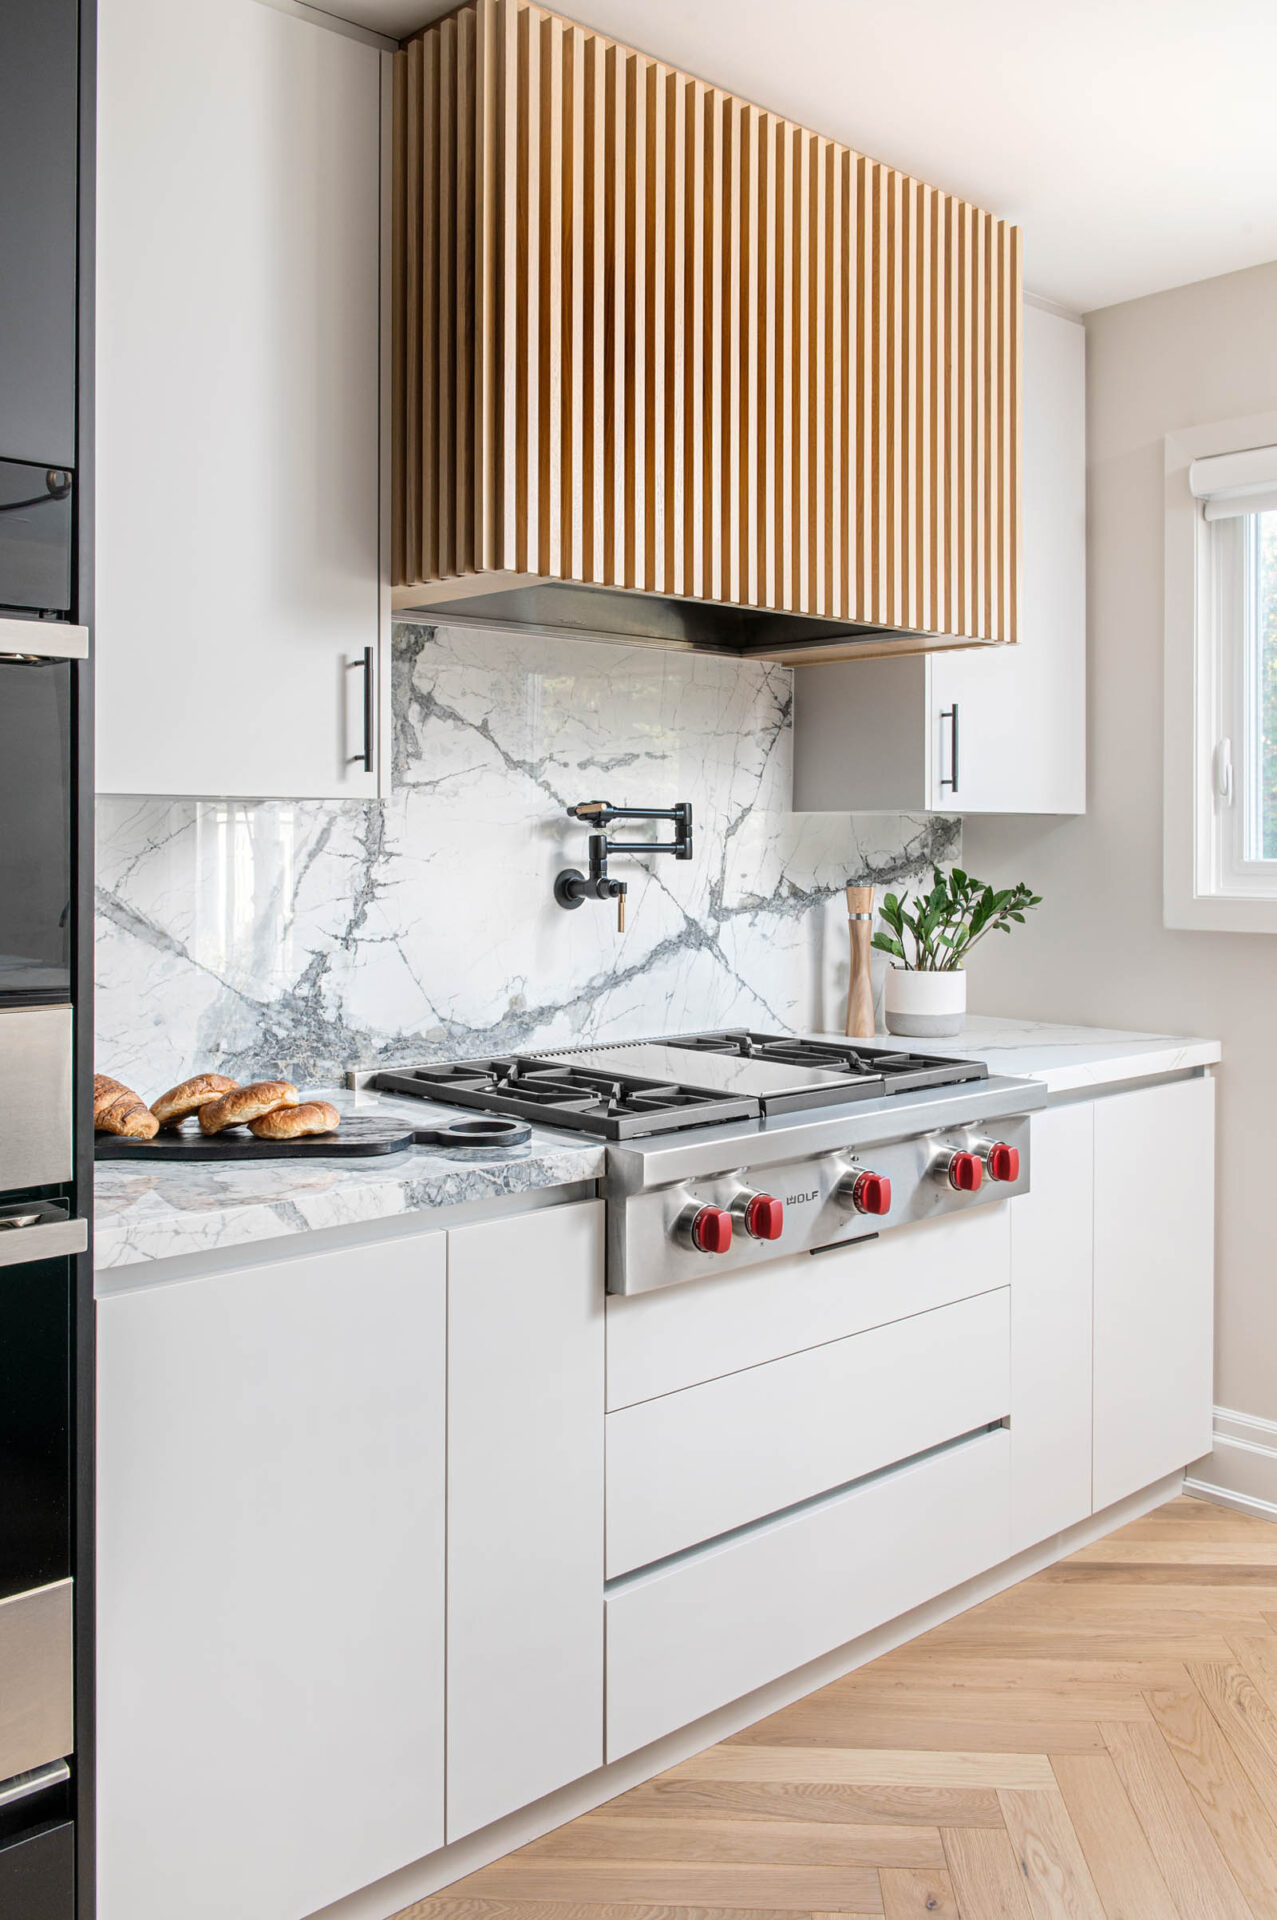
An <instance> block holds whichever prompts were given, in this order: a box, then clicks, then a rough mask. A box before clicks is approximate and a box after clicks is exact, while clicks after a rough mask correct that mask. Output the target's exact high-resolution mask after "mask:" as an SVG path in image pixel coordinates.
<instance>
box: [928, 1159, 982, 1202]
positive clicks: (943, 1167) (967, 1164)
mask: <svg viewBox="0 0 1277 1920" xmlns="http://www.w3.org/2000/svg"><path fill="white" fill-rule="evenodd" d="M939 1170H940V1172H941V1173H942V1174H943V1175H944V1177H945V1179H946V1180H947V1181H948V1182H949V1185H950V1186H951V1187H953V1188H954V1189H955V1190H956V1191H957V1192H958V1193H977V1192H978V1191H979V1189H980V1183H981V1181H982V1180H983V1179H984V1162H983V1160H982V1159H981V1158H980V1156H979V1154H978V1153H950V1154H948V1155H942V1156H941V1160H940V1168H939Z"/></svg>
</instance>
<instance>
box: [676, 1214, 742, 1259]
mask: <svg viewBox="0 0 1277 1920" xmlns="http://www.w3.org/2000/svg"><path fill="white" fill-rule="evenodd" d="M687 1237H688V1239H689V1240H690V1241H691V1243H692V1245H693V1246H694V1247H695V1249H696V1251H697V1252H698V1253H726V1252H727V1250H728V1248H729V1247H730V1246H731V1244H732V1216H731V1214H730V1213H728V1211H727V1209H726V1207H697V1208H696V1209H695V1211H694V1212H693V1213H692V1214H691V1215H690V1216H688V1217H687Z"/></svg>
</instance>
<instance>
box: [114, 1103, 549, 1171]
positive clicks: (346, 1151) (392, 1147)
mask: <svg viewBox="0 0 1277 1920" xmlns="http://www.w3.org/2000/svg"><path fill="white" fill-rule="evenodd" d="M507 1127H508V1129H509V1130H508V1131H505V1130H501V1131H499V1129H505V1128H507ZM530 1132H531V1129H530V1128H529V1127H527V1126H522V1125H517V1124H516V1125H513V1126H511V1125H510V1124H509V1123H508V1122H501V1121H497V1122H493V1121H488V1120H485V1121H474V1122H470V1123H467V1122H465V1121H457V1122H454V1123H452V1124H450V1125H444V1126H438V1127H414V1126H412V1125H411V1124H410V1123H409V1122H407V1121H404V1120H375V1119H372V1118H368V1117H365V1116H364V1115H363V1114H344V1115H343V1116H342V1122H341V1130H340V1132H338V1133H310V1134H306V1135H304V1136H303V1138H302V1139H300V1140H259V1139H258V1138H257V1136H256V1135H255V1134H252V1133H249V1131H248V1129H247V1128H246V1127H228V1128H227V1129H226V1131H225V1132H224V1133H212V1134H207V1133H201V1132H200V1130H199V1122H198V1121H187V1122H185V1123H184V1124H183V1125H182V1126H181V1127H179V1128H177V1129H176V1130H174V1129H172V1128H167V1129H165V1130H164V1131H163V1132H161V1133H158V1134H156V1136H155V1138H154V1140H125V1139H122V1138H121V1137H120V1135H119V1134H115V1133H99V1134H98V1135H97V1136H96V1138H95V1140H94V1145H93V1153H94V1158H95V1159H98V1160H160V1161H163V1162H164V1164H165V1165H166V1166H170V1167H178V1166H188V1165H190V1164H191V1163H192V1162H194V1161H197V1160H338V1159H364V1160H366V1159H369V1158H370V1157H371V1156H372V1155H374V1154H382V1153H400V1152H402V1151H403V1149H404V1148H405V1147H411V1146H422V1147H446V1148H450V1149H452V1150H454V1151H455V1150H457V1149H462V1150H466V1151H470V1152H473V1151H475V1150H477V1149H478V1150H483V1151H485V1152H489V1153H490V1152H492V1151H493V1150H494V1149H495V1148H498V1147H517V1146H521V1145H522V1144H523V1142H524V1141H525V1140H526V1139H527V1138H528V1137H529V1134H530Z"/></svg>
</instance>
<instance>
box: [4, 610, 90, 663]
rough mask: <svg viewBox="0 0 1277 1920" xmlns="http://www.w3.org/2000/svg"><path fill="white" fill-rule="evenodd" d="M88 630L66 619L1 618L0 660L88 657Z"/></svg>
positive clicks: (76, 658)
mask: <svg viewBox="0 0 1277 1920" xmlns="http://www.w3.org/2000/svg"><path fill="white" fill-rule="evenodd" d="M88 656H89V629H88V628H87V627H80V626H74V625H73V624H72V623H71V621H69V620H8V619H6V620H0V659H4V658H8V659H11V660H32V659H36V658H39V659H43V660H87V659H88Z"/></svg>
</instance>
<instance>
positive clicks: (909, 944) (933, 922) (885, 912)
mask: <svg viewBox="0 0 1277 1920" xmlns="http://www.w3.org/2000/svg"><path fill="white" fill-rule="evenodd" d="M1041 904H1042V896H1041V894H1040V893H1034V892H1033V891H1032V889H1031V888H1029V887H1027V886H1026V885H1025V883H1024V881H1023V880H1020V881H1017V882H1016V884H1015V886H1013V887H1003V888H1001V889H1000V890H999V891H995V890H994V888H992V887H991V886H989V885H988V883H987V882H986V881H984V880H974V879H972V877H971V875H970V874H967V873H964V872H963V871H962V868H961V867H953V868H951V869H950V871H949V873H948V874H947V875H946V874H944V873H942V872H941V870H940V868H939V867H933V868H932V870H931V887H930V889H929V890H928V891H927V892H925V893H921V892H920V893H918V894H916V895H914V896H910V895H906V896H905V898H904V899H903V900H901V899H900V897H899V896H898V895H897V894H894V893H888V894H884V895H883V900H882V905H881V906H880V907H879V909H878V913H879V918H880V919H881V920H882V921H883V922H884V923H885V926H886V931H883V930H882V928H880V929H879V930H878V931H877V932H876V933H875V934H874V937H873V943H874V946H875V947H877V949H878V951H879V952H880V953H889V954H890V955H891V956H892V958H893V959H895V960H898V961H899V962H900V964H901V965H902V966H904V967H907V968H908V969H909V970H910V971H911V972H914V973H951V972H953V971H954V969H955V968H958V967H961V966H963V965H965V963H966V957H967V955H968V954H969V953H970V951H971V949H972V947H974V946H975V945H977V943H978V942H979V941H981V940H983V939H984V937H985V935H986V934H989V933H1010V931H1011V924H1012V922H1013V921H1014V922H1017V923H1018V924H1019V925H1020V926H1023V925H1024V916H1025V914H1026V913H1028V912H1029V911H1031V909H1032V908H1034V907H1040V906H1041Z"/></svg>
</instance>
